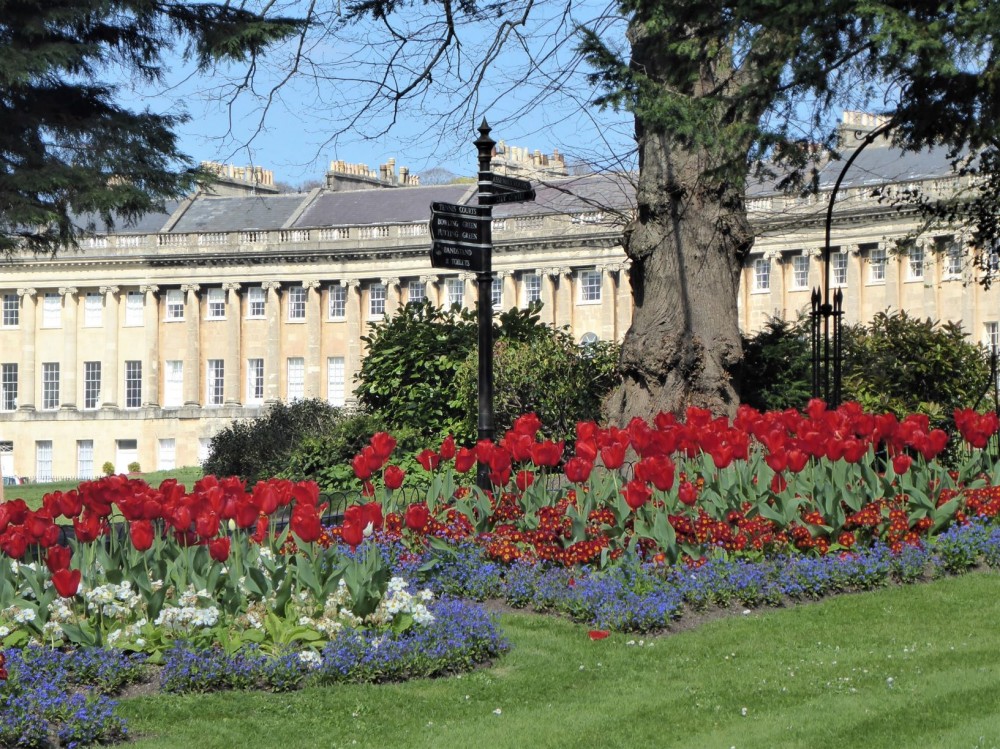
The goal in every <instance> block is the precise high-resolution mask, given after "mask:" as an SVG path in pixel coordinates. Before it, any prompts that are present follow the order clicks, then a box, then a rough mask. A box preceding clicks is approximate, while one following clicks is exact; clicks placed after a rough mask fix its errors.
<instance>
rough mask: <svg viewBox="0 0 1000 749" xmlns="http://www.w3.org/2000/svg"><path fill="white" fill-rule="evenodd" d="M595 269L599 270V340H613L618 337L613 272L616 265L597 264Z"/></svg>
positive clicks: (616, 297) (616, 269)
mask: <svg viewBox="0 0 1000 749" xmlns="http://www.w3.org/2000/svg"><path fill="white" fill-rule="evenodd" d="M597 270H599V271H600V272H601V331H600V336H601V340H602V341H615V340H617V339H618V327H617V325H616V322H615V321H616V319H617V308H618V287H617V284H616V283H615V274H616V273H618V266H615V265H599V266H597Z"/></svg>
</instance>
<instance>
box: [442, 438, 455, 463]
mask: <svg viewBox="0 0 1000 749" xmlns="http://www.w3.org/2000/svg"><path fill="white" fill-rule="evenodd" d="M438 452H439V453H440V455H441V459H442V460H451V459H452V458H454V457H455V438H454V437H452V436H451V435H450V434H449V435H448V436H447V437H445V438H444V439H443V440H442V441H441V449H440V450H439V451H438Z"/></svg>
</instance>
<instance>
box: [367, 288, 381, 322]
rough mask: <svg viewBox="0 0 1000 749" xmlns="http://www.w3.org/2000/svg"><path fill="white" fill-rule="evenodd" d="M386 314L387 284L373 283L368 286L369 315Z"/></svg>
mask: <svg viewBox="0 0 1000 749" xmlns="http://www.w3.org/2000/svg"><path fill="white" fill-rule="evenodd" d="M384 314H385V285H384V284H380V283H373V284H372V285H371V286H369V287H368V316H369V317H382V315H384Z"/></svg>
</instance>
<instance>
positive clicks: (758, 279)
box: [752, 257, 771, 294]
mask: <svg viewBox="0 0 1000 749" xmlns="http://www.w3.org/2000/svg"><path fill="white" fill-rule="evenodd" d="M770 290H771V258H768V257H758V258H754V261H753V287H752V291H753V293H755V294H765V293H767V292H769V291H770Z"/></svg>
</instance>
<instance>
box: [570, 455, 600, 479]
mask: <svg viewBox="0 0 1000 749" xmlns="http://www.w3.org/2000/svg"><path fill="white" fill-rule="evenodd" d="M592 470H594V463H593V461H590V460H586V459H585V458H581V457H576V458H570V459H569V460H567V461H566V467H565V469H564V472H565V474H566V478H568V479H569V480H570V481H572V482H573V483H574V484H582V483H583V482H584V481H586V480H587V479H589V478H590V472H591V471H592Z"/></svg>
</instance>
